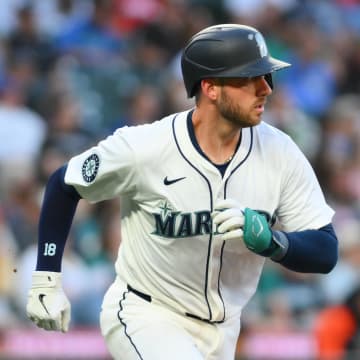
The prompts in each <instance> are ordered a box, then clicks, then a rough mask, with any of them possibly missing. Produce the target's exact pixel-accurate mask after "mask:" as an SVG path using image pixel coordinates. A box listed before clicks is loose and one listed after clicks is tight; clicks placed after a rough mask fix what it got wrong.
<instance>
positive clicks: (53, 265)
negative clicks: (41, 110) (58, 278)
mask: <svg viewBox="0 0 360 360" xmlns="http://www.w3.org/2000/svg"><path fill="white" fill-rule="evenodd" d="M66 168H67V165H64V166H63V167H61V168H59V169H58V170H56V171H55V172H54V173H53V174H52V175H51V176H50V178H49V180H48V183H47V185H46V189H45V195H44V200H43V203H42V207H41V212H40V219H39V241H38V256H37V265H36V270H38V271H55V272H60V271H61V260H62V256H63V253H64V247H65V243H66V239H67V237H68V235H69V231H70V227H71V224H72V221H73V218H74V215H75V211H76V207H77V204H78V202H79V200H80V198H81V197H80V195H79V194H78V192H77V191H76V189H75V188H74V187H73V186H71V185H67V184H65V182H64V175H65V172H66Z"/></svg>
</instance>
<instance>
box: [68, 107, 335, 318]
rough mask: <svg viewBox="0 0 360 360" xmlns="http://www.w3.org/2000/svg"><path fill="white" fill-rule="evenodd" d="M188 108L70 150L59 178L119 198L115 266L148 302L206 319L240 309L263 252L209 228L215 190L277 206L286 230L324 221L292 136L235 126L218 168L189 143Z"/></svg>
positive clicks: (327, 212) (328, 213)
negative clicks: (222, 168)
mask: <svg viewBox="0 0 360 360" xmlns="http://www.w3.org/2000/svg"><path fill="white" fill-rule="evenodd" d="M187 115H188V111H185V112H182V113H179V114H174V115H171V116H167V117H165V118H164V119H162V120H160V121H157V122H154V123H152V124H147V125H141V126H136V127H124V128H121V129H118V130H117V131H116V132H115V133H114V134H113V135H111V136H109V137H108V138H106V139H105V140H103V141H101V142H100V143H99V144H98V145H97V146H95V147H93V148H91V149H89V150H87V151H85V152H84V153H82V154H80V155H78V156H75V157H74V158H72V159H71V160H70V162H69V164H68V168H67V172H66V175H65V182H66V183H67V184H71V185H73V186H74V187H75V188H76V189H77V191H78V192H79V194H80V195H81V196H82V197H83V198H85V199H87V200H89V201H90V202H97V201H101V200H104V199H110V198H114V197H117V196H119V197H120V198H121V231H122V243H121V246H120V249H119V254H118V259H117V262H116V271H117V273H118V276H119V277H120V278H121V279H122V281H123V282H125V283H128V284H130V285H131V287H133V288H135V289H137V290H139V291H141V292H143V293H146V294H149V295H150V296H151V297H152V300H153V301H154V303H157V304H161V305H164V306H165V307H167V308H169V309H173V310H174V311H175V312H177V313H180V314H191V315H194V316H196V317H199V318H201V319H206V320H208V321H211V322H221V321H223V320H226V319H227V318H230V317H233V316H235V315H240V313H241V310H242V308H243V306H244V305H245V304H246V303H247V302H248V300H249V299H250V297H251V296H252V295H253V293H254V292H255V289H256V287H257V283H258V280H259V277H260V273H261V271H262V267H263V264H264V259H265V258H264V257H262V256H259V255H256V254H255V253H252V252H251V251H249V250H248V249H247V248H246V247H245V245H244V244H243V243H242V242H241V241H227V242H224V241H223V240H222V239H221V235H220V234H217V233H216V231H215V229H213V227H212V222H211V216H210V214H211V212H212V211H213V207H214V204H215V202H216V200H217V199H224V198H233V199H236V200H238V201H239V202H240V203H241V204H242V205H243V206H244V207H249V208H252V209H256V210H263V211H266V212H268V213H269V214H276V216H277V218H278V220H279V222H280V224H281V225H282V227H283V230H284V231H298V230H305V229H318V228H320V227H322V226H324V225H326V224H328V223H330V222H331V219H332V216H333V210H332V209H331V208H330V207H329V206H328V205H327V204H326V202H325V200H324V197H323V194H322V191H321V189H320V186H319V184H318V181H317V179H316V177H315V175H314V172H313V170H312V168H311V166H310V164H309V163H308V161H307V160H306V159H305V157H304V156H303V154H302V153H301V152H300V150H299V149H298V147H297V146H296V145H295V144H294V142H293V141H292V140H291V139H290V138H289V137H288V136H287V135H285V134H284V133H282V132H281V131H279V130H277V129H275V128H274V127H272V126H270V125H268V124H266V123H264V122H262V123H261V124H260V125H258V126H256V127H253V128H245V129H243V130H242V138H241V144H240V146H239V148H238V150H237V152H236V154H235V156H234V157H233V159H232V161H231V163H230V164H229V166H228V168H227V170H226V172H225V175H224V177H222V176H221V174H220V172H219V170H218V169H217V168H216V167H215V166H214V165H213V164H212V163H211V162H210V161H209V160H207V159H206V158H205V157H204V156H202V155H201V154H200V153H199V152H198V151H197V150H196V148H195V146H194V144H193V143H192V141H191V138H190V136H189V131H188V128H187Z"/></svg>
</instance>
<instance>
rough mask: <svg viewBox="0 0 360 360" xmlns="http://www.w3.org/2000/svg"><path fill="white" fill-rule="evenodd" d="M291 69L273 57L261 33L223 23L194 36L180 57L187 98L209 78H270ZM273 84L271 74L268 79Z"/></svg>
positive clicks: (250, 28)
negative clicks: (277, 72)
mask: <svg viewBox="0 0 360 360" xmlns="http://www.w3.org/2000/svg"><path fill="white" fill-rule="evenodd" d="M288 66H290V64H289V63H286V62H284V61H280V60H277V59H274V58H273V57H271V56H270V54H269V52H268V49H267V46H266V43H265V40H264V38H263V36H262V34H261V33H260V32H259V31H258V30H256V29H255V28H252V27H250V26H245V25H238V24H222V25H214V26H210V27H208V28H206V29H204V30H202V31H200V32H198V33H197V34H195V35H194V36H193V37H192V38H191V39H190V41H189V42H188V44H187V45H186V47H185V49H184V51H183V53H182V57H181V69H182V74H183V79H184V83H185V88H186V92H187V95H188V97H192V96H194V91H195V88H196V85H197V84H199V82H200V81H201V80H202V79H206V78H239V77H255V76H260V75H269V74H271V73H272V72H274V71H277V70H280V69H283V68H286V67H288ZM268 79H269V81H270V85H271V75H270V76H269V78H268Z"/></svg>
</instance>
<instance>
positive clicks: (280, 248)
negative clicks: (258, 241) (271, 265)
mask: <svg viewBox="0 0 360 360" xmlns="http://www.w3.org/2000/svg"><path fill="white" fill-rule="evenodd" d="M272 242H273V243H274V244H276V248H275V251H274V252H273V253H272V254H271V255H270V257H271V260H273V261H276V262H279V261H280V260H282V259H283V258H284V256H285V255H286V254H287V251H288V249H289V239H288V238H287V236H286V235H285V234H284V233H283V232H281V231H273V236H272Z"/></svg>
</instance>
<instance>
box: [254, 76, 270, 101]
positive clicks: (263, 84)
mask: <svg viewBox="0 0 360 360" xmlns="http://www.w3.org/2000/svg"><path fill="white" fill-rule="evenodd" d="M257 80H258V81H257V82H256V92H257V95H259V96H269V95H270V94H271V93H272V89H271V86H270V85H269V83H268V82H267V80H266V78H265V76H259V77H258V79H257Z"/></svg>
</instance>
